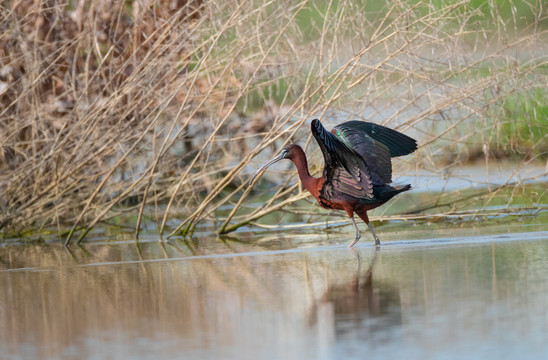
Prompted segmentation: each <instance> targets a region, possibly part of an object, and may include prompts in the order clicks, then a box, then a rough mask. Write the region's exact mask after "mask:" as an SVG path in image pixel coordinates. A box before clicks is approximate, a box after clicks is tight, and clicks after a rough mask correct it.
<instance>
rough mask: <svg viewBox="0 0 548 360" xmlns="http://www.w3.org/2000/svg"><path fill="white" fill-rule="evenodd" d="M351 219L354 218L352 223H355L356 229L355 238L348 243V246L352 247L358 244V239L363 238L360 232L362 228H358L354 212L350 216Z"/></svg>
mask: <svg viewBox="0 0 548 360" xmlns="http://www.w3.org/2000/svg"><path fill="white" fill-rule="evenodd" d="M350 220H352V224H354V229H356V238H355V239H354V241H352V242H351V243H350V244H348V247H349V248H351V247H352V246H354V244H356V243H357V242H358V240H360V238H361V236H362V235H361V234H360V230H359V229H358V224H356V220H354V214H352V216H350Z"/></svg>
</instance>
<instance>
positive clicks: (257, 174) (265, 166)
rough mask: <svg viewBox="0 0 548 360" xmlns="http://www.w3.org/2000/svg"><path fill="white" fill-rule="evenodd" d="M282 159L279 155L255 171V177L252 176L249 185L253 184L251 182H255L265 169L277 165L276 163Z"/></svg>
mask: <svg viewBox="0 0 548 360" xmlns="http://www.w3.org/2000/svg"><path fill="white" fill-rule="evenodd" d="M283 158H284V157H283V155H282V154H279V155H278V156H276V157H275V158H274V159H272V160H270V161H269V162H268V163H267V164H265V165H263V166H261V168H260V169H259V170H257V172H256V173H255V175H253V177H252V178H251V180H250V181H249V183H250V184H253V182H254V181H255V178H257V176H259V175H260V174H261V173H262V172H263V171H264V170H266V168H267V167H269V166H270V165H272V164H274V163H277V162H278V161H280V160H282V159H283Z"/></svg>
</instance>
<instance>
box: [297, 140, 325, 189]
mask: <svg viewBox="0 0 548 360" xmlns="http://www.w3.org/2000/svg"><path fill="white" fill-rule="evenodd" d="M291 161H293V163H294V164H295V166H296V167H297V172H298V173H299V179H301V182H302V183H303V186H304V188H305V189H306V190H308V192H309V193H311V194H312V196H314V197H315V198H316V199H318V197H319V195H320V189H321V185H322V182H323V180H324V179H323V177H319V178H316V177H313V176H312V175H310V172H309V171H308V161H307V160H306V155H305V153H304V151H303V149H302V148H301V147H298V148H296V149H295V150H294V156H293V157H292V158H291Z"/></svg>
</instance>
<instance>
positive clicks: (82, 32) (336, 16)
mask: <svg viewBox="0 0 548 360" xmlns="http://www.w3.org/2000/svg"><path fill="white" fill-rule="evenodd" d="M284 4H285V6H283V7H282V6H280V5H279V3H276V2H268V1H263V0H259V1H245V0H244V1H240V2H236V1H221V2H214V1H207V0H201V1H200V0H196V1H192V0H189V1H182V0H179V1H167V0H159V1H153V0H142V1H137V0H136V1H126V2H122V1H114V0H100V1H88V0H80V1H78V0H71V1H59V0H23V1H4V2H2V4H1V5H0V29H1V31H0V104H1V105H0V106H1V108H0V210H1V214H0V231H1V232H2V233H3V234H4V235H6V234H8V235H9V236H12V235H13V234H16V233H22V232H28V231H31V230H33V231H34V230H42V229H52V228H53V229H57V232H58V233H59V234H61V235H62V236H64V237H65V238H66V239H67V240H69V241H70V239H71V238H72V237H73V235H74V234H75V231H78V232H80V236H81V237H80V238H82V236H84V235H85V234H86V233H87V232H88V231H89V230H91V229H92V228H94V227H95V226H96V225H97V224H98V223H99V222H101V221H106V220H108V219H112V218H114V217H117V216H120V215H124V216H125V218H124V219H125V220H124V223H129V224H130V225H131V226H132V227H134V228H135V229H136V230H135V231H136V232H137V233H138V232H139V229H140V228H141V227H142V224H143V222H142V219H143V217H146V218H148V219H151V222H152V223H153V224H157V225H158V228H159V229H160V232H161V233H165V232H166V231H167V230H169V233H170V234H175V233H181V232H182V233H188V232H191V231H192V230H193V229H194V227H195V226H196V224H198V223H200V222H201V221H203V220H205V219H214V218H215V211H217V210H218V209H219V208H221V207H222V206H225V205H229V207H230V208H231V209H232V211H231V212H230V213H229V214H228V216H227V217H226V218H225V219H221V223H220V229H221V231H228V230H230V229H233V228H234V227H232V228H231V227H230V224H231V222H235V223H236V226H239V225H241V224H244V223H247V222H249V221H253V220H255V219H258V218H260V217H261V216H263V215H265V214H267V213H270V212H272V211H274V210H276V209H279V208H281V207H283V206H285V205H288V204H291V203H294V202H295V201H297V200H299V199H303V198H305V197H306V193H304V192H303V191H302V189H299V188H298V187H297V186H292V187H286V188H283V189H282V190H281V191H280V192H278V193H277V194H276V196H274V197H273V199H272V201H270V202H268V203H267V204H264V205H263V206H262V207H261V208H259V209H255V210H254V211H247V210H245V209H243V207H242V204H245V202H246V200H249V197H248V195H249V193H250V192H249V191H248V190H246V189H248V188H246V186H247V184H246V180H247V178H248V175H249V172H245V171H244V170H246V169H247V165H249V164H250V162H251V161H252V160H253V159H254V158H255V157H256V156H257V155H258V154H260V153H262V152H263V151H264V150H266V151H268V152H269V153H270V152H272V151H275V150H276V149H279V148H280V147H281V146H282V145H283V144H285V143H287V142H288V141H290V140H293V141H300V142H301V143H302V144H304V143H307V138H306V136H307V135H306V131H303V132H301V131H300V129H301V126H302V125H303V124H304V123H305V121H307V120H309V119H311V118H312V117H320V118H321V119H323V120H326V121H327V122H328V123H329V121H330V120H331V121H332V122H339V121H344V120H350V119H362V120H366V119H369V120H371V121H376V122H382V123H384V124H388V125H389V126H392V127H395V128H398V129H399V130H401V131H408V132H410V133H411V134H412V135H413V136H416V137H417V138H419V140H420V143H421V145H422V149H421V150H420V152H419V153H418V155H417V156H415V158H414V159H413V162H410V161H407V162H406V163H399V164H398V166H399V167H400V168H401V169H403V170H405V169H409V168H414V169H425V170H428V171H431V172H433V173H438V172H439V173H442V172H444V171H446V169H447V167H450V166H452V165H455V164H459V163H462V161H465V160H470V159H473V158H475V157H478V155H479V156H480V157H481V158H482V159H483V158H485V161H486V163H487V162H488V161H489V159H491V158H496V157H500V156H512V157H513V158H514V159H517V164H521V165H522V164H525V163H527V162H530V161H536V160H537V159H541V160H542V161H544V160H545V159H546V151H547V148H546V145H545V144H546V143H548V141H547V140H548V139H547V136H548V135H547V134H548V131H546V124H545V123H544V121H546V116H548V108H547V107H546V104H547V102H546V100H548V99H547V97H548V89H547V85H546V84H548V71H547V69H548V61H547V60H548V58H547V57H546V51H547V50H548V47H546V45H545V43H546V35H547V34H546V31H545V30H544V28H545V25H546V6H545V4H544V3H543V2H531V3H528V2H523V3H522V4H521V5H520V7H519V8H518V7H516V6H514V5H515V4H514V3H512V2H511V3H510V4H512V6H511V7H510V10H509V12H507V13H504V11H505V9H506V8H505V7H497V6H498V5H497V3H489V4H484V5H477V4H475V3H474V2H472V1H462V2H457V1H447V2H444V1H441V2H439V3H435V4H433V3H432V2H422V1H408V0H400V1H396V2H394V3H389V4H388V5H386V7H378V8H375V5H372V4H370V3H369V2H363V3H362V2H359V1H358V2H353V1H306V0H305V1H291V2H287V3H284ZM516 119H518V120H519V121H518V120H516ZM308 140H310V139H309V138H308ZM319 162H320V161H319V157H318V156H317V155H316V156H315V157H313V163H316V164H317V163H319ZM524 180H525V179H524ZM496 190H497V188H493V189H491V188H490V191H496ZM128 215H129V216H128ZM170 219H171V220H170ZM170 221H172V222H171V223H170Z"/></svg>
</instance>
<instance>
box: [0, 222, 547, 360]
mask: <svg viewBox="0 0 548 360" xmlns="http://www.w3.org/2000/svg"><path fill="white" fill-rule="evenodd" d="M378 233H379V235H381V234H382V233H383V231H378ZM425 234H427V236H425ZM384 235H385V236H384V237H381V239H383V240H384V243H383V246H382V248H381V249H380V250H379V251H377V250H375V248H374V247H373V246H372V242H371V239H369V238H368V237H369V234H364V237H363V238H362V239H364V240H365V241H364V240H362V241H361V242H360V243H358V246H357V248H356V249H355V250H349V249H347V248H346V247H345V244H346V243H347V242H348V241H349V240H350V237H351V234H328V235H326V234H325V233H323V232H321V233H318V234H309V233H308V234H307V233H295V232H292V233H291V234H288V233H284V234H276V233H274V234H269V235H268V236H263V235H261V236H256V235H255V236H248V237H246V236H243V235H242V236H239V235H238V236H237V237H234V238H224V239H214V238H200V239H197V240H183V239H177V240H174V241H171V242H169V243H160V242H157V241H148V242H143V243H140V245H139V246H136V245H135V243H134V242H132V241H118V242H115V241H112V242H94V243H90V244H86V245H85V246H84V247H82V248H77V247H72V248H70V250H66V249H63V248H62V246H61V245H60V244H59V243H52V244H34V245H25V244H16V245H9V246H4V247H3V248H0V268H1V270H0V286H1V288H2V292H0V323H1V326H0V358H3V359H4V358H6V359H29V358H40V359H53V358H66V359H149V358H150V359H152V358H154V359H156V358H162V359H170V358H180V359H182V358H184V359H306V358H308V359H353V358H356V359H358V358H359V359H362V358H367V359H390V358H405V359H463V358H467V359H472V358H477V359H485V358H494V359H495V358H496V359H518V358H519V359H523V358H527V359H542V358H548V301H547V299H548V276H547V274H548V260H547V259H548V227H547V226H543V225H534V224H528V225H519V226H518V225H516V226H514V227H513V228H511V231H508V230H505V228H504V227H500V226H499V228H498V229H497V230H496V231H495V230H493V229H491V231H487V232H486V231H481V230H477V229H453V230H447V229H437V230H431V229H428V228H426V227H422V228H417V229H413V230H410V231H407V232H406V231H403V232H393V233H386V234H384ZM454 235H458V236H454ZM417 239H420V240H417Z"/></svg>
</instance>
